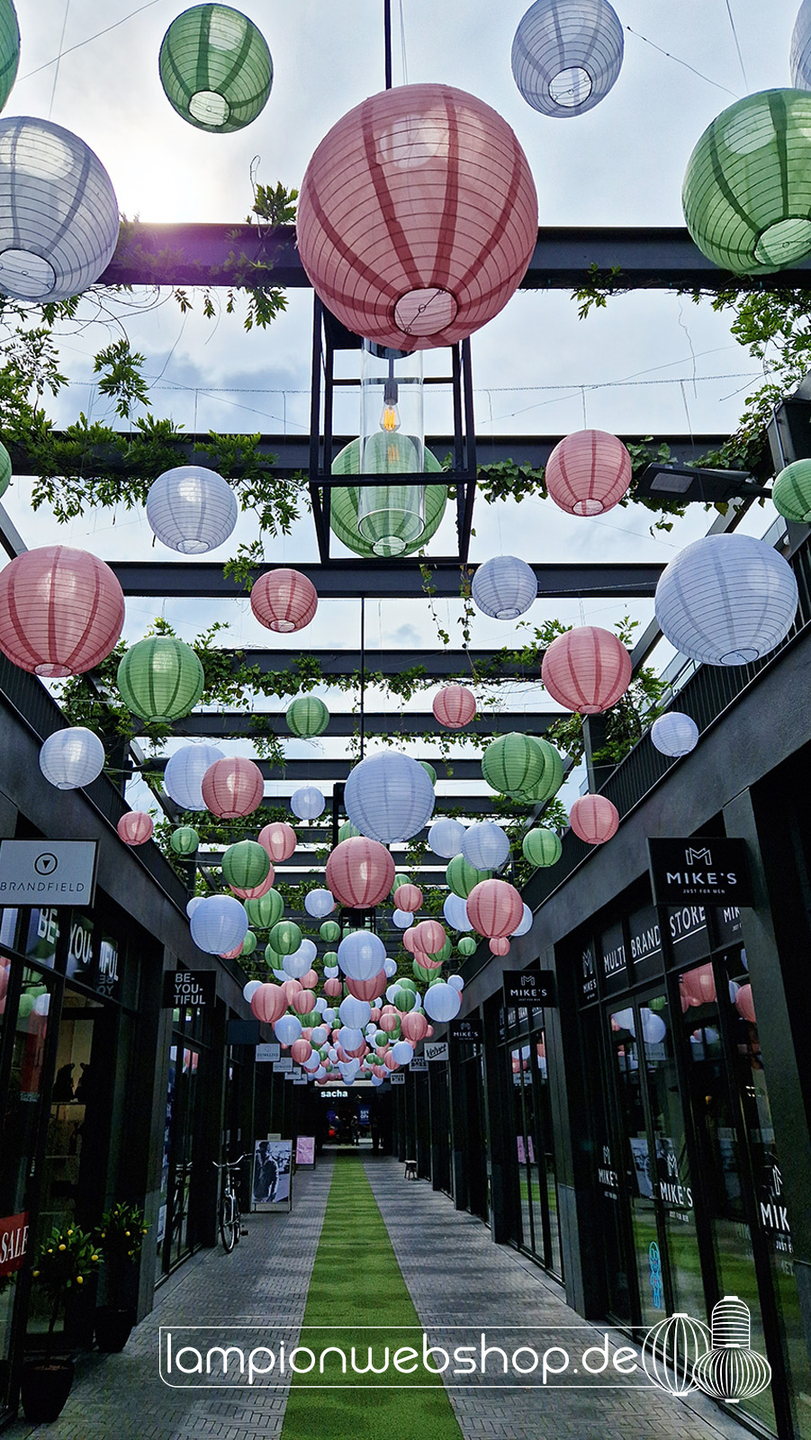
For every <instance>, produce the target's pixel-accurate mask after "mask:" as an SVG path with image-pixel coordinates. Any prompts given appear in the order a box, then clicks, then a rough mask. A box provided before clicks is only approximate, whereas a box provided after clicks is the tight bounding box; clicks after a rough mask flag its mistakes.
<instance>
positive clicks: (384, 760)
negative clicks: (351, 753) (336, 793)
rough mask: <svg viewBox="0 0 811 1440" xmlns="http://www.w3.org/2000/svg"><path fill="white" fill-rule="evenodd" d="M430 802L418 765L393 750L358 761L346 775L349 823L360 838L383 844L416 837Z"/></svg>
mask: <svg viewBox="0 0 811 1440" xmlns="http://www.w3.org/2000/svg"><path fill="white" fill-rule="evenodd" d="M434 803H435V801H434V787H433V785H432V784H431V781H430V779H429V777H428V776H427V775H426V773H425V771H424V770H423V768H422V766H421V765H420V764H419V763H418V762H417V761H416V760H412V759H411V757H410V756H409V755H401V754H400V753H399V752H398V751H396V750H388V751H386V750H384V751H381V752H380V753H379V754H377V755H370V756H368V758H367V759H366V760H361V761H360V763H359V764H358V765H355V766H354V767H353V769H352V770H351V771H350V772H349V779H348V780H347V782H346V789H345V791H344V804H345V805H346V813H347V815H348V816H349V818H350V820H351V821H352V824H353V825H357V827H358V829H359V830H360V832H361V834H362V835H367V836H368V837H369V839H371V840H380V841H381V842H382V843H383V844H387V845H388V844H391V843H392V842H393V841H397V840H410V839H411V837H412V836H413V835H416V834H418V833H419V831H420V830H422V828H423V826H424V825H426V824H427V822H428V820H429V819H430V817H431V815H432V814H433V809H434Z"/></svg>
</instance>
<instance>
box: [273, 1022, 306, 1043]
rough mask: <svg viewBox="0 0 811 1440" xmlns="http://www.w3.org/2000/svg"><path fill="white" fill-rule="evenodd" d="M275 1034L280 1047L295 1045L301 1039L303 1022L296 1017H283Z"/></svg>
mask: <svg viewBox="0 0 811 1440" xmlns="http://www.w3.org/2000/svg"><path fill="white" fill-rule="evenodd" d="M273 1033H274V1035H275V1036H276V1039H277V1040H278V1041H279V1044H280V1045H294V1044H295V1042H296V1041H297V1040H299V1039H300V1038H301V1021H300V1020H299V1019H297V1017H296V1016H295V1015H281V1016H280V1017H279V1019H278V1020H277V1021H276V1023H275V1025H274V1026H273Z"/></svg>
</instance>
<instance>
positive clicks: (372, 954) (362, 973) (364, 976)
mask: <svg viewBox="0 0 811 1440" xmlns="http://www.w3.org/2000/svg"><path fill="white" fill-rule="evenodd" d="M385 959H386V947H385V946H384V944H383V941H382V940H381V939H380V936H379V935H374V934H372V932H371V930H353V931H352V933H351V934H349V935H347V936H346V937H345V939H343V940H342V941H341V943H340V945H339V946H338V964H339V965H340V967H341V969H342V970H343V972H344V974H345V975H348V976H350V978H351V979H353V980H371V979H372V977H373V976H374V975H379V973H380V971H381V970H382V968H383V964H384V961H385Z"/></svg>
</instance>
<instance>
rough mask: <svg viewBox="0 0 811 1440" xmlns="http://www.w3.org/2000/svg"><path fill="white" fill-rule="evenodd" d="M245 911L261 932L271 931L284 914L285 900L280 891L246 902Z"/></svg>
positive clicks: (269, 891)
mask: <svg viewBox="0 0 811 1440" xmlns="http://www.w3.org/2000/svg"><path fill="white" fill-rule="evenodd" d="M245 911H246V914H247V916H248V919H249V921H250V923H251V924H252V925H255V926H256V927H257V929H259V930H271V929H272V928H273V926H274V925H277V924H278V922H279V921H280V920H281V918H282V915H283V914H284V900H283V899H282V897H281V895H280V894H279V892H278V890H268V891H267V893H266V894H264V895H259V896H256V897H255V898H249V899H247V900H246V901H245Z"/></svg>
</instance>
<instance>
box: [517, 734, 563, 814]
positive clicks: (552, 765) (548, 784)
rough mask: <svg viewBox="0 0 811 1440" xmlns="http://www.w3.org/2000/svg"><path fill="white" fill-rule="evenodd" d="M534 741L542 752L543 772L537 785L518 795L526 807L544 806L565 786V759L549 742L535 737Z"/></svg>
mask: <svg viewBox="0 0 811 1440" xmlns="http://www.w3.org/2000/svg"><path fill="white" fill-rule="evenodd" d="M533 739H534V740H535V744H536V745H537V746H538V749H539V750H540V752H541V760H542V763H543V770H542V772H541V778H540V780H539V781H538V782H537V784H535V785H533V786H532V787H531V788H530V789H529V790H522V791H521V792H520V793H519V794H517V795H516V799H519V800H521V801H523V803H524V804H525V805H528V804H533V805H540V804H544V803H545V801H547V800H551V799H552V796H553V795H557V793H558V790H559V789H560V787H561V785H562V784H563V759H562V757H561V755H560V754H559V752H558V751H557V750H556V749H555V747H554V745H550V744H549V741H548V740H541V739H539V738H538V737H535V736H533Z"/></svg>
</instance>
